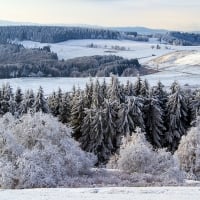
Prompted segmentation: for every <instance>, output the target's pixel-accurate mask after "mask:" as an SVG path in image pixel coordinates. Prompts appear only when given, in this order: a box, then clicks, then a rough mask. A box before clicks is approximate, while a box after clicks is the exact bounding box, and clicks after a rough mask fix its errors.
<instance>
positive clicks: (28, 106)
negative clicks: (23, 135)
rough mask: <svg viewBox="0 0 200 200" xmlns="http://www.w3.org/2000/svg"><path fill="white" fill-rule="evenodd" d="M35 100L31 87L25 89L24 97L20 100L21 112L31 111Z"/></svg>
mask: <svg viewBox="0 0 200 200" xmlns="http://www.w3.org/2000/svg"><path fill="white" fill-rule="evenodd" d="M34 102H35V94H34V92H33V90H32V89H30V90H27V91H25V93H24V98H23V100H22V103H21V104H22V113H23V114H24V113H28V112H29V111H30V112H32V109H33V106H34Z"/></svg>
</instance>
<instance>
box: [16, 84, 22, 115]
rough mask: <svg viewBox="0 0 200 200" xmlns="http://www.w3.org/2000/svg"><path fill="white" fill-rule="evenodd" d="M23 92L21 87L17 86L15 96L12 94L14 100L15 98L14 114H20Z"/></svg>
mask: <svg viewBox="0 0 200 200" xmlns="http://www.w3.org/2000/svg"><path fill="white" fill-rule="evenodd" d="M23 96H24V95H23V93H22V90H21V88H19V87H18V88H17V90H16V92H15V96H14V100H15V114H16V115H17V116H19V115H21V113H22V112H23V107H22V101H23V99H24V97H23Z"/></svg>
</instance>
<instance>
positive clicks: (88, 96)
mask: <svg viewBox="0 0 200 200" xmlns="http://www.w3.org/2000/svg"><path fill="white" fill-rule="evenodd" d="M93 91H94V83H93V81H92V79H90V83H89V84H88V83H87V84H86V87H85V90H84V104H85V108H91V107H92V97H93Z"/></svg>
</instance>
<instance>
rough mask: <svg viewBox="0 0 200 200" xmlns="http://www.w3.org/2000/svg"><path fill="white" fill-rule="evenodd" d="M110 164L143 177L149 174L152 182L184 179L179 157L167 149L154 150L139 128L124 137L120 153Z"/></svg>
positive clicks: (175, 181)
mask: <svg viewBox="0 0 200 200" xmlns="http://www.w3.org/2000/svg"><path fill="white" fill-rule="evenodd" d="M109 166H111V167H113V166H114V168H117V169H120V170H122V171H125V172H128V173H130V174H133V173H135V174H136V173H137V174H140V176H141V177H142V176H144V175H145V174H146V175H147V174H149V175H150V176H151V178H150V179H151V181H152V182H153V181H155V180H158V178H159V179H160V180H161V181H163V182H166V183H167V184H168V183H170V182H174V183H177V182H181V181H183V174H182V173H181V171H180V170H179V164H178V161H177V159H176V158H175V157H174V156H173V155H172V154H171V153H170V152H167V151H166V150H165V149H160V150H157V151H155V150H153V147H152V146H151V145H150V144H149V143H148V142H147V140H146V138H145V135H144V133H142V132H141V131H140V130H139V129H138V130H137V133H136V134H133V136H131V137H128V138H124V139H123V143H122V145H121V148H120V153H119V155H118V156H116V155H115V156H114V157H113V158H112V159H111V160H110V162H109V164H108V167H109Z"/></svg>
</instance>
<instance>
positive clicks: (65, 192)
mask: <svg viewBox="0 0 200 200" xmlns="http://www.w3.org/2000/svg"><path fill="white" fill-rule="evenodd" d="M199 197H200V188H199V187H137V188H135V187H133V188H127V187H124V188H73V189H65V188H57V189H30V190H0V199H1V200H27V199H28V200H55V199H57V200H66V199H67V200H83V199H84V200H94V199H95V200H102V199H103V200H110V199H113V200H130V199H134V200H157V199H159V200H169V199H170V200H190V199H191V200H198V199H199Z"/></svg>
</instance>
